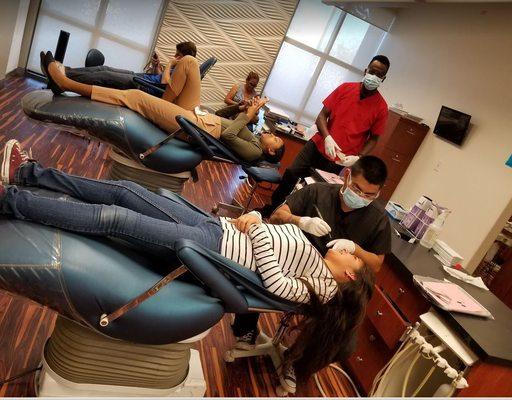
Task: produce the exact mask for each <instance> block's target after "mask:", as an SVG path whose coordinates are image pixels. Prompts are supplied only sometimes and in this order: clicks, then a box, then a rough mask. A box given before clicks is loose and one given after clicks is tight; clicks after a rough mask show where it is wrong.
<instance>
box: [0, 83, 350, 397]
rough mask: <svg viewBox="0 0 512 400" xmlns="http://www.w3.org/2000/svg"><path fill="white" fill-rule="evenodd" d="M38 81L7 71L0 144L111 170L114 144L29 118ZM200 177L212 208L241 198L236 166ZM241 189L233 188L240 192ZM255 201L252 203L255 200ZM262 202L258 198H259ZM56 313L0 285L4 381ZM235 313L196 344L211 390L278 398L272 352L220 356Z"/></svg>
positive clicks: (328, 374) (269, 327) (91, 173)
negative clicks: (26, 105)
mask: <svg viewBox="0 0 512 400" xmlns="http://www.w3.org/2000/svg"><path fill="white" fill-rule="evenodd" d="M42 86H43V85H42V83H40V82H37V81H35V80H31V79H28V78H24V77H10V78H7V79H6V80H5V86H4V88H3V89H0V146H1V147H0V148H1V149H3V145H4V144H5V142H7V141H8V140H9V139H12V138H16V139H18V140H19V141H20V142H21V143H22V145H23V146H24V147H25V148H28V147H31V148H32V151H33V156H34V157H35V158H37V159H38V160H39V161H40V162H41V163H42V164H43V165H45V166H48V167H55V168H59V169H62V170H63V171H66V172H68V173H73V174H76V175H81V176H87V177H91V178H104V177H106V176H107V175H108V171H109V168H110V166H109V161H108V159H107V154H108V150H109V146H108V145H106V144H104V143H100V142H99V141H96V140H88V139H85V138H82V137H79V136H77V135H76V134H73V133H71V132H70V130H68V129H66V128H65V127H62V126H58V125H50V124H46V123H41V122H38V121H35V120H32V119H29V118H27V117H26V116H25V114H24V113H23V110H22V109H21V106H20V101H21V98H22V97H23V95H25V94H26V93H28V92H30V91H32V90H35V89H39V88H41V87H42ZM198 173H199V182H197V183H192V182H187V184H186V186H185V190H184V196H185V197H187V198H188V199H189V200H192V201H193V202H195V203H196V204H198V205H199V206H201V207H203V208H204V209H206V210H209V209H210V208H211V207H212V205H213V204H214V203H215V202H216V201H230V200H231V199H232V198H233V196H234V195H235V194H236V195H237V196H239V195H240V196H243V193H244V192H245V190H244V188H243V187H242V188H240V186H241V185H240V183H241V181H240V180H239V176H240V175H243V174H242V171H241V170H240V169H239V168H238V167H236V166H232V165H227V164H219V163H210V162H203V163H202V164H201V165H200V167H199V168H198ZM235 192H236V193H235ZM259 203H260V200H259V199H256V202H255V203H254V204H253V205H254V206H258V205H259ZM260 204H261V203H260ZM55 318H56V314H55V313H54V312H53V311H51V310H49V309H48V308H46V307H42V306H40V305H38V304H36V303H33V302H31V301H28V300H26V299H24V298H21V297H18V296H13V295H11V294H9V293H7V292H3V291H0V380H3V379H5V378H7V377H10V376H12V375H16V374H18V373H19V372H21V371H24V370H27V369H30V368H32V367H35V366H37V365H38V363H39V362H40V359H41V354H42V350H43V346H44V343H45V341H46V339H47V338H48V337H49V336H50V334H51V332H52V330H53V326H54V323H55ZM230 320H231V316H229V315H228V316H226V317H225V318H224V319H223V320H222V321H221V322H220V323H219V324H217V325H216V326H215V327H214V328H213V329H212V331H211V333H210V334H209V335H208V336H207V337H206V338H205V339H203V340H202V341H201V342H200V343H199V346H198V349H199V351H200V354H201V361H202V365H203V371H204V375H205V379H206V381H207V387H208V390H207V393H206V395H207V396H212V397H217V396H226V397H228V396H229V397H251V396H257V397H260V396H261V397H266V396H276V393H275V390H274V388H275V386H276V383H277V382H276V381H277V380H276V377H275V374H274V369H273V366H272V363H271V362H270V360H269V359H267V358H263V357H260V358H256V359H250V360H247V359H245V360H237V361H235V362H234V363H231V364H226V363H225V362H224V361H223V359H222V357H223V354H224V352H225V351H226V350H227V349H229V347H230V345H231V344H232V343H233V337H232V334H231V331H230V328H229V323H230ZM277 321H278V316H277V315H265V316H264V317H263V318H262V319H261V328H262V329H263V330H264V331H265V332H267V333H273V332H274V329H275V327H276V324H277ZM319 376H320V381H321V383H322V384H323V386H324V388H325V390H326V393H327V395H329V396H338V397H344V396H353V395H354V392H353V391H352V389H350V387H349V385H348V383H347V381H346V379H345V378H341V377H340V374H339V373H338V372H336V371H334V370H333V369H332V368H330V369H327V370H324V371H322V372H321V373H320V374H319ZM33 379H34V376H33V374H31V375H28V376H26V377H24V378H21V379H19V380H16V381H14V382H12V383H8V384H5V385H3V386H2V387H0V396H15V397H22V396H34V395H35V392H34V384H33ZM297 395H298V396H320V392H319V391H318V389H317V388H316V386H315V384H314V381H313V380H310V381H309V382H307V383H303V384H301V385H300V386H299V389H298V392H297Z"/></svg>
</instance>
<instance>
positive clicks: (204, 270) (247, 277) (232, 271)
mask: <svg viewBox="0 0 512 400" xmlns="http://www.w3.org/2000/svg"><path fill="white" fill-rule="evenodd" d="M175 251H176V255H177V256H178V258H179V259H180V260H181V262H182V263H183V264H184V265H185V266H186V267H187V268H189V270H190V271H191V272H192V273H193V274H194V275H196V276H197V277H198V278H199V279H200V280H201V281H203V282H204V283H205V284H206V285H207V286H209V287H211V286H210V284H209V283H208V282H207V281H206V280H204V279H203V278H202V277H201V276H199V273H201V274H203V275H206V279H208V281H212V282H213V283H214V284H215V285H216V287H215V288H213V287H211V288H212V289H214V290H215V294H216V295H217V296H219V298H221V299H222V300H223V301H225V302H226V304H228V305H229V307H228V309H229V312H247V307H248V303H247V299H246V296H245V294H244V293H243V292H247V293H248V294H250V295H252V296H253V297H256V298H257V299H258V300H260V301H261V302H263V303H264V304H265V305H266V307H267V309H268V310H272V311H283V312H297V310H298V308H299V306H300V305H299V304H297V303H294V302H291V301H288V300H284V299H283V298H281V297H279V296H277V295H275V294H273V293H271V292H269V291H268V290H267V289H266V288H265V286H263V282H262V280H261V278H260V277H259V275H258V274H257V273H256V272H254V271H251V270H250V269H247V268H245V267H243V266H241V265H239V264H237V263H236V262H234V261H232V260H230V259H228V258H226V257H224V256H222V255H220V254H218V253H216V252H214V251H212V250H209V249H207V248H206V247H204V246H202V245H200V244H199V243H196V242H194V241H191V240H188V239H180V240H178V241H177V242H176V246H175ZM212 270H215V271H216V272H217V274H214V273H213V272H212ZM210 274H211V276H210ZM213 276H215V278H216V280H215V281H214V280H213V279H211V278H212V277H213ZM219 276H222V277H223V278H224V279H225V280H228V281H229V282H230V283H231V285H230V286H229V288H230V290H231V291H230V292H223V293H220V292H218V290H224V288H223V287H222V286H219V285H218V282H220V278H219ZM222 284H223V285H225V283H222ZM226 286H227V285H226ZM237 286H241V287H242V289H239V288H238V287H237ZM232 289H234V291H236V293H235V292H234V291H232ZM225 296H227V300H228V301H226V299H225ZM240 297H241V298H243V299H244V300H243V302H244V303H245V310H244V311H237V308H239V307H240V305H239V304H238V303H237V302H240V301H241V300H240ZM234 299H238V300H234ZM231 307H236V308H234V309H231Z"/></svg>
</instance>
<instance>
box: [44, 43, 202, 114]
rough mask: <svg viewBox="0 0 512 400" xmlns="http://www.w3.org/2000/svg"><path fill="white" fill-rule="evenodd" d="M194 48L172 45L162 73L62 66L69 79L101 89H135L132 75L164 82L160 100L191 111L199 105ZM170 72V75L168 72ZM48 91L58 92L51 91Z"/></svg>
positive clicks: (99, 67)
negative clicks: (171, 51) (172, 54)
mask: <svg viewBox="0 0 512 400" xmlns="http://www.w3.org/2000/svg"><path fill="white" fill-rule="evenodd" d="M196 53H197V49H196V45H195V44H194V43H192V42H182V43H178V44H177V45H176V53H175V54H174V58H172V59H171V60H170V61H169V62H168V63H167V66H166V67H165V69H164V71H163V73H162V74H143V73H135V72H133V71H128V70H125V69H118V68H112V67H108V66H105V65H101V66H98V67H83V68H70V67H64V68H65V70H66V75H67V76H68V77H70V78H71V79H73V80H75V81H77V82H80V83H85V84H89V85H97V86H104V87H109V88H113V89H122V90H126V89H136V88H137V86H136V85H135V83H134V82H133V78H134V77H135V76H139V77H142V78H145V79H148V80H150V81H153V82H158V83H166V84H167V86H166V89H165V93H164V95H163V96H162V98H163V99H164V100H167V101H169V102H171V103H174V104H176V105H178V106H180V107H183V108H184V109H185V110H193V109H194V108H196V107H198V106H199V105H200V104H201V75H200V72H199V64H198V62H197V59H196V58H195V57H196ZM44 56H45V53H44V52H41V64H42V67H41V69H42V70H43V72H45V73H46V71H44V68H43V67H44ZM171 69H172V73H171ZM50 88H51V89H58V88H52V87H51V86H50Z"/></svg>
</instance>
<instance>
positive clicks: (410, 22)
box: [380, 4, 512, 270]
mask: <svg viewBox="0 0 512 400" xmlns="http://www.w3.org/2000/svg"><path fill="white" fill-rule="evenodd" d="M380 52H381V53H382V54H386V55H387V56H388V57H389V58H390V60H391V69H390V72H389V74H388V79H387V80H386V81H385V83H384V85H383V87H382V92H383V94H384V96H385V97H386V99H387V101H388V103H389V104H390V105H392V104H394V103H395V102H398V103H402V104H403V106H404V109H405V110H407V111H408V112H410V113H412V114H415V115H418V116H421V117H423V118H424V119H425V121H424V122H425V123H426V124H427V125H429V126H430V128H431V130H432V129H433V128H434V125H435V121H436V120H437V116H438V114H439V110H440V108H441V105H447V106H449V107H452V108H455V109H457V110H460V111H463V112H465V113H468V114H470V115H472V119H471V122H472V123H473V124H474V126H473V127H472V129H471V131H470V133H469V136H468V137H467V138H466V142H465V143H464V144H463V145H462V147H460V148H459V147H456V146H454V145H452V144H449V143H447V142H445V141H443V140H442V139H439V138H438V137H436V136H435V135H434V134H433V133H432V132H430V133H429V134H428V135H427V137H426V138H425V140H424V142H423V144H422V145H421V147H420V149H419V151H418V153H417V154H416V156H415V158H414V160H413V161H412V163H411V165H410V167H409V169H408V170H407V172H406V174H405V176H404V177H403V179H402V181H401V182H400V185H399V186H398V188H397V190H396V191H395V193H394V195H393V200H395V201H399V202H401V203H402V204H404V205H406V206H410V205H412V204H413V203H414V202H415V201H416V200H417V199H418V198H419V197H420V196H421V195H422V194H426V195H429V196H431V197H432V198H433V199H435V200H436V201H438V202H439V203H440V204H442V205H444V206H447V207H449V208H450V209H452V210H453V213H452V215H451V216H450V217H449V218H448V221H447V223H446V225H445V227H444V229H443V232H442V233H441V238H442V239H443V240H445V241H446V242H448V243H449V244H450V245H451V246H452V247H453V248H454V249H455V250H456V251H458V252H459V253H461V255H463V256H464V258H465V265H466V267H467V268H468V269H469V270H473V269H474V268H475V267H476V266H477V265H478V263H479V261H480V259H481V258H482V256H483V252H485V250H486V248H484V247H486V246H487V247H488V246H489V238H488V236H489V235H490V233H491V231H492V232H495V231H496V225H499V224H501V226H503V225H504V223H505V221H501V219H505V220H506V219H508V217H509V215H504V214H505V213H503V211H504V210H505V209H506V207H507V206H508V205H509V204H510V201H511V199H512V168H509V167H507V166H505V161H506V160H507V159H508V157H509V156H510V154H512V5H510V4H492V5H490V4H488V5H475V4H465V5H446V4H444V5H435V4H423V5H421V4H419V5H416V6H414V7H411V8H410V9H402V10H400V12H399V14H398V17H397V19H396V21H395V24H394V25H393V27H392V29H391V31H390V33H389V35H388V36H387V38H386V39H385V41H384V43H383V45H382V47H381V49H380ZM498 220H499V221H498Z"/></svg>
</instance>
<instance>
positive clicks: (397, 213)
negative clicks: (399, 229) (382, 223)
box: [386, 201, 407, 221]
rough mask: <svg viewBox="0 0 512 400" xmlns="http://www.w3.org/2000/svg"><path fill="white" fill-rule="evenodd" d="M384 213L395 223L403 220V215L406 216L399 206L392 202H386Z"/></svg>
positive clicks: (405, 212)
mask: <svg viewBox="0 0 512 400" xmlns="http://www.w3.org/2000/svg"><path fill="white" fill-rule="evenodd" d="M386 211H387V212H388V214H389V215H390V216H391V218H393V219H394V220H397V221H401V220H402V219H404V217H405V214H407V211H406V210H405V209H404V208H403V207H402V206H401V205H400V204H398V203H395V202H393V201H388V204H386Z"/></svg>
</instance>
